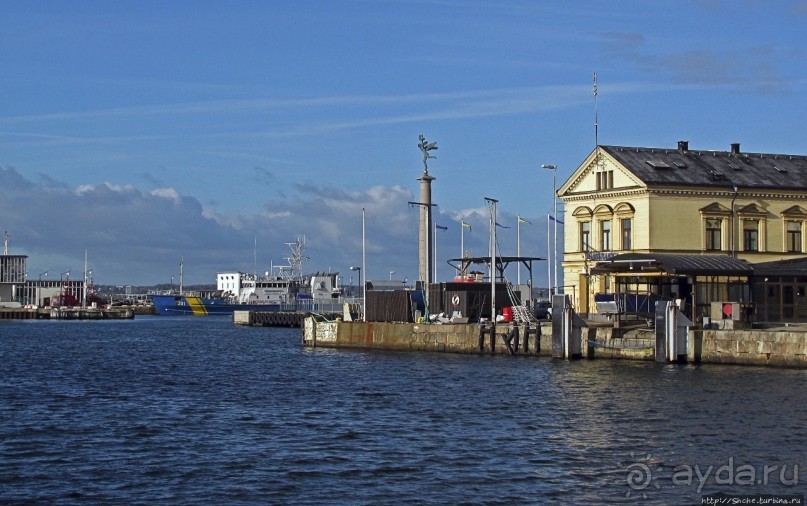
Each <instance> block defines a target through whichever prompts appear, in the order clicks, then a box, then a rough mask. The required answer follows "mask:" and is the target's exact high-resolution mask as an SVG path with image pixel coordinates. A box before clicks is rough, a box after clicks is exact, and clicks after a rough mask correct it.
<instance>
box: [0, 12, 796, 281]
mask: <svg viewBox="0 0 807 506" xmlns="http://www.w3.org/2000/svg"><path fill="white" fill-rule="evenodd" d="M0 19H2V30H0V76H2V81H0V82H2V93H0V228H1V229H3V230H7V231H8V232H9V234H10V236H11V245H10V253H12V254H25V255H29V256H30V258H29V262H28V264H29V275H30V276H31V277H35V276H38V275H39V273H41V272H44V271H48V272H49V273H50V275H51V276H53V275H58V273H59V272H63V271H66V270H67V269H70V270H71V271H72V272H73V273H74V275H75V273H78V272H80V271H81V270H82V268H83V257H84V251H85V250H87V251H88V252H89V257H90V266H91V268H93V271H94V277H95V280H96V282H98V283H105V284H106V283H109V284H124V283H128V284H156V283H165V282H168V281H170V278H171V276H175V277H177V276H178V265H179V261H180V259H181V258H183V259H184V263H185V281H186V282H188V283H202V282H213V281H214V279H215V272H217V271H222V270H230V269H240V270H244V271H250V272H251V271H252V270H253V269H254V265H255V261H254V249H255V248H254V245H255V244H256V243H257V258H258V260H257V264H258V267H257V268H258V270H259V271H263V270H266V269H267V268H268V267H269V265H270V262H271V263H274V264H275V265H277V264H280V263H284V257H285V256H287V254H288V249H287V247H286V246H285V243H287V242H290V241H293V240H294V239H295V238H296V237H298V236H302V235H305V237H306V244H307V253H308V256H309V257H310V261H309V262H308V264H307V267H308V270H331V271H340V272H342V273H344V274H345V277H346V281H347V278H348V276H349V274H350V271H349V270H348V267H349V266H350V265H356V264H358V263H359V262H360V260H361V209H362V208H365V209H366V216H367V251H368V278H371V279H373V278H374V279H378V278H387V277H388V276H389V271H390V270H394V271H395V275H394V277H395V278H401V279H403V278H404V277H406V278H409V279H410V280H412V279H414V278H415V277H416V273H417V210H416V209H413V208H410V207H409V206H408V205H407V202H408V201H410V200H417V196H418V182H417V178H418V177H419V176H420V174H421V172H422V170H423V166H422V158H421V153H420V151H419V150H418V148H417V142H418V135H420V134H423V135H424V136H426V138H427V139H428V140H429V141H436V142H437V143H438V146H439V149H438V151H437V152H436V155H437V159H436V160H432V161H430V163H429V169H430V173H431V174H432V175H433V176H435V177H436V178H437V179H436V181H435V182H434V187H433V195H434V201H435V202H436V203H437V204H438V206H439V207H438V210H437V213H438V214H437V218H436V221H437V222H438V223H439V224H440V225H445V226H448V227H449V229H448V230H447V231H445V232H440V234H441V235H440V237H439V239H438V254H439V256H440V257H441V259H440V263H439V266H440V267H439V269H440V272H439V277H440V278H443V279H444V278H446V277H448V276H449V275H450V274H451V272H450V269H449V268H448V267H447V266H445V264H444V263H443V262H444V259H445V258H446V256H449V255H450V256H458V255H459V252H460V246H459V243H460V240H459V235H460V231H459V226H458V223H459V220H460V219H465V221H467V222H470V223H471V224H472V225H473V228H472V230H471V231H468V230H467V229H466V237H465V241H466V249H470V250H471V251H472V252H473V253H474V254H477V255H483V254H485V253H486V250H487V215H486V213H487V210H486V207H485V205H484V200H483V199H484V197H492V198H496V199H498V200H499V209H498V214H499V222H500V223H503V224H506V223H507V224H510V225H511V226H512V228H511V229H500V232H499V240H500V247H501V251H502V253H503V254H505V255H514V254H515V252H516V251H515V250H516V227H515V223H516V216H517V215H521V216H523V217H525V218H526V219H528V220H530V222H531V223H532V225H523V226H522V230H521V242H522V254H523V255H532V256H541V257H545V256H546V213H547V212H549V211H550V210H551V207H552V199H551V194H552V173H551V171H546V170H541V169H540V168H539V167H540V166H541V164H555V165H557V166H558V177H559V181H558V185H559V186H560V184H561V183H562V182H563V181H565V179H566V178H567V177H568V176H569V175H570V174H571V173H572V171H574V169H575V168H577V166H578V165H579V164H580V163H581V162H582V161H583V160H584V159H585V157H586V156H587V155H588V154H589V153H590V151H591V150H592V149H593V148H594V145H595V140H594V127H593V124H594V99H593V93H592V74H593V73H594V72H596V73H597V76H598V88H599V96H598V99H599V142H600V143H601V144H615V145H626V146H647V147H674V146H675V145H676V142H677V141H678V140H689V141H690V147H691V148H692V149H715V150H726V149H728V147H729V144H730V143H731V142H740V143H741V144H742V149H743V151H750V152H766V153H786V154H802V155H803V154H807V133H805V132H807V130H805V119H804V117H805V112H807V107H805V105H806V104H805V102H806V100H805V84H807V43H806V42H805V38H804V33H803V32H804V26H807V2H805V1H792V2H791V1H771V2H768V1H740V0H738V1H732V2H728V1H725V2H723V1H719V0H702V1H680V0H676V1H664V0H662V1H656V2H647V1H638V0H637V1H613V2H596V1H576V2H567V1H547V2H533V1H526V0H525V1H515V0H514V1H508V0H504V1H500V2H490V1H454V0H422V1H394V0H344V1H341V2H323V1H305V0H303V1H296V2H278V1H252V2H250V1H238V0H236V1H232V2H208V1H203V0H200V1H195V2H156V1H138V2H131V1H120V2H106V1H97V2H94V1H82V2H55V1H53V2H43V1H5V2H2V4H0ZM510 277H512V278H514V277H515V274H514V273H510ZM535 277H536V279H535V281H536V285H546V269H545V264H543V262H541V263H539V264H538V265H537V266H536V276H535Z"/></svg>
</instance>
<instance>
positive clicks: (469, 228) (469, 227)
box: [461, 221, 473, 232]
mask: <svg viewBox="0 0 807 506" xmlns="http://www.w3.org/2000/svg"><path fill="white" fill-rule="evenodd" d="M461 223H462V226H463V227H468V230H469V231H471V232H473V229H471V225H470V224H468V223H465V222H464V221H463V222H461Z"/></svg>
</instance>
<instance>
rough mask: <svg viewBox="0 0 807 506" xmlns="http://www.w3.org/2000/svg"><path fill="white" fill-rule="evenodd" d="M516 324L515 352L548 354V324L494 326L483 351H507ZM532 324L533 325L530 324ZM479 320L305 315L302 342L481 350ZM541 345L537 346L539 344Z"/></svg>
mask: <svg viewBox="0 0 807 506" xmlns="http://www.w3.org/2000/svg"><path fill="white" fill-rule="evenodd" d="M514 328H518V347H517V348H515V339H511V347H512V348H515V350H514V351H515V354H518V355H539V354H540V355H550V354H551V352H552V342H551V326H550V325H548V324H544V325H543V327H542V328H541V335H540V337H539V336H536V335H534V334H530V335H529V337H528V339H526V345H525V338H524V336H525V334H526V328H525V327H524V326H523V325H518V326H509V325H502V324H500V325H497V326H496V339H495V343H494V347H493V351H491V347H490V334H489V333H488V334H485V335H484V336H483V341H482V342H483V347H482V350H481V352H483V353H505V354H506V353H509V350H508V349H507V346H506V345H505V337H506V336H507V334H509V333H510V332H511V331H512V330H513V329H514ZM533 328H535V327H533ZM481 331H482V327H481V326H480V325H478V324H467V323H463V324H441V325H436V324H412V323H385V322H322V321H316V320H315V319H314V318H306V320H305V322H304V324H303V331H302V339H303V344H305V345H307V346H314V347H317V346H318V347H332V348H364V349H382V350H399V351H439V352H447V353H480V347H479V344H480V339H479V336H480V332H481ZM536 344H538V345H539V346H540V349H539V347H538V346H536Z"/></svg>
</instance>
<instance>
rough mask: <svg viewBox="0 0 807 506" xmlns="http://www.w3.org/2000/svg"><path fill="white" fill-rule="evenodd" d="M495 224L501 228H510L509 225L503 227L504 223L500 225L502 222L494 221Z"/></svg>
mask: <svg viewBox="0 0 807 506" xmlns="http://www.w3.org/2000/svg"><path fill="white" fill-rule="evenodd" d="M496 226H497V227H502V228H510V227H505V226H504V225H502V224H501V223H499V222H498V221H497V222H496Z"/></svg>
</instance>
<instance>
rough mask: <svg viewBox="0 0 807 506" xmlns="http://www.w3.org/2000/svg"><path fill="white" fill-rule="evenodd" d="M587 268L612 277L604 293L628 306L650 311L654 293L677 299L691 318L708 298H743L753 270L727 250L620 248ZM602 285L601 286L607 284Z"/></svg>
mask: <svg viewBox="0 0 807 506" xmlns="http://www.w3.org/2000/svg"><path fill="white" fill-rule="evenodd" d="M590 272H591V275H592V276H598V275H604V276H610V277H612V278H613V280H614V284H613V285H614V286H613V292H614V293H613V294H608V295H611V296H612V298H611V300H614V299H617V302H622V307H623V308H624V310H626V311H628V312H634V311H635V312H652V311H653V310H654V309H653V305H654V301H655V300H657V299H659V298H663V299H681V300H683V301H684V302H685V303H686V308H685V310H684V312H685V313H687V314H688V316H690V318H693V317H698V316H708V315H709V304H710V303H711V302H724V301H736V302H749V301H750V289H749V277H750V276H751V274H752V272H753V270H752V268H751V266H750V265H749V264H748V263H746V262H745V261H743V260H739V259H737V258H735V257H733V256H729V255H684V254H673V253H623V254H620V255H615V256H614V257H612V258H610V259H608V260H605V261H600V262H597V263H596V264H595V265H594V267H592V268H591V271H590ZM601 286H603V285H601ZM604 286H605V287H606V292H607V287H608V286H611V284H610V283H605V284H604ZM631 294H632V295H631ZM620 297H622V299H624V300H620ZM631 297H632V298H631ZM642 297H643V298H644V299H642ZM596 299H598V300H606V299H604V298H600V297H597V298H596Z"/></svg>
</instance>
